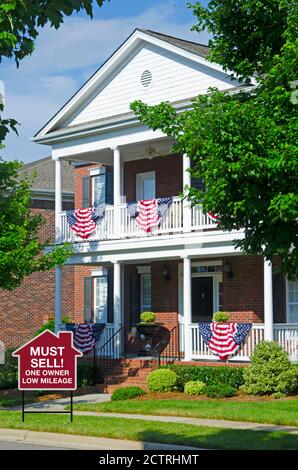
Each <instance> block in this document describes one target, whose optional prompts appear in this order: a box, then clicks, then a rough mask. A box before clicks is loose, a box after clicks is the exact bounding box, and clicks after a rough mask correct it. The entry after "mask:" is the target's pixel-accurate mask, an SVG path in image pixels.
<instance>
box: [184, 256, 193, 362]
mask: <svg viewBox="0 0 298 470" xmlns="http://www.w3.org/2000/svg"><path fill="white" fill-rule="evenodd" d="M183 316H184V360H185V361H190V360H191V359H192V344H191V330H190V324H191V259H190V258H189V257H188V256H185V257H184V258H183Z"/></svg>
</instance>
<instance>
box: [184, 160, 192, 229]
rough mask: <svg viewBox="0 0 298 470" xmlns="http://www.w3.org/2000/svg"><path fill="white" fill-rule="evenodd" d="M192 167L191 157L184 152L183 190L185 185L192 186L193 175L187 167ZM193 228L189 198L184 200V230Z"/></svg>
mask: <svg viewBox="0 0 298 470" xmlns="http://www.w3.org/2000/svg"><path fill="white" fill-rule="evenodd" d="M188 168H190V158H189V156H188V155H187V153H184V154H183V190H184V187H185V186H191V175H190V173H189V171H187V169H188ZM190 229H191V205H190V202H189V201H187V199H184V201H183V231H184V232H189V231H190Z"/></svg>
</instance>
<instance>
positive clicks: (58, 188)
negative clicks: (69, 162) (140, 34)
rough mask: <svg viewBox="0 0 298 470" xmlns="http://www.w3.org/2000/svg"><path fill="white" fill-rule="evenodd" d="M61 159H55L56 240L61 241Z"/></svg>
mask: <svg viewBox="0 0 298 470" xmlns="http://www.w3.org/2000/svg"><path fill="white" fill-rule="evenodd" d="M61 166H62V165H61V160H59V159H57V160H55V241H56V243H60V242H61V218H60V212H61V211H62V182H61V176H62V175H61Z"/></svg>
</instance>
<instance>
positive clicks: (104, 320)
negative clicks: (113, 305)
mask: <svg viewBox="0 0 298 470" xmlns="http://www.w3.org/2000/svg"><path fill="white" fill-rule="evenodd" d="M103 271H104V270H103ZM105 271H107V270H105ZM102 278H105V279H106V289H107V298H106V303H105V305H104V310H103V315H102V318H101V323H105V324H107V322H108V315H109V282H108V273H107V272H106V273H104V272H103V274H98V275H97V276H96V277H93V283H92V284H93V286H92V288H93V312H94V320H95V321H97V318H96V316H97V308H98V305H97V300H98V299H97V297H96V289H97V285H96V284H97V280H98V279H102Z"/></svg>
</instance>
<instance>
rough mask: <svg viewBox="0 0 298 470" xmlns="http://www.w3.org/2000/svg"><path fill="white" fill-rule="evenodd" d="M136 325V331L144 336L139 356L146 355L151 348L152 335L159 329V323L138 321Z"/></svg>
mask: <svg viewBox="0 0 298 470" xmlns="http://www.w3.org/2000/svg"><path fill="white" fill-rule="evenodd" d="M136 327H137V330H138V333H139V334H140V335H142V336H144V337H145V345H144V347H143V349H141V351H140V352H139V353H138V354H139V356H146V355H147V356H148V355H150V352H151V349H152V344H151V342H152V337H153V336H154V335H155V334H156V333H157V331H158V330H159V329H160V325H159V324H158V323H138V324H137V325H136Z"/></svg>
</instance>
